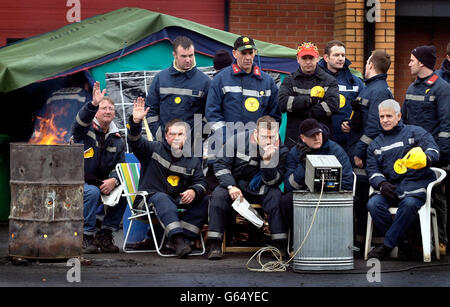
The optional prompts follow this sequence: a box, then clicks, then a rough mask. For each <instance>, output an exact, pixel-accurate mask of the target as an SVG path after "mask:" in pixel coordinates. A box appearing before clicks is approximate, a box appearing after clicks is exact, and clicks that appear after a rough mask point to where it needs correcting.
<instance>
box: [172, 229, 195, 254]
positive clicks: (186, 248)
mask: <svg viewBox="0 0 450 307" xmlns="http://www.w3.org/2000/svg"><path fill="white" fill-rule="evenodd" d="M171 241H172V242H173V243H174V244H175V254H177V256H178V258H186V257H187V255H189V254H190V253H191V252H192V248H191V246H190V244H189V243H188V242H187V240H185V239H184V235H182V234H176V235H174V236H173V237H172V238H171Z"/></svg>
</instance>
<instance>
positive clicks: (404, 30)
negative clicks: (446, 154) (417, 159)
mask: <svg viewBox="0 0 450 307" xmlns="http://www.w3.org/2000/svg"><path fill="white" fill-rule="evenodd" d="M125 6H128V7H141V8H145V9H148V10H151V11H155V12H161V13H164V14H169V15H173V16H176V17H180V18H185V19H189V20H192V21H195V22H198V23H202V24H205V25H207V26H210V27H214V28H217V29H222V30H226V31H230V32H233V33H237V34H246V35H250V36H252V37H254V38H256V39H259V40H264V41H268V42H271V43H276V44H280V45H284V46H287V47H291V48H296V46H297V43H298V42H301V41H313V42H315V43H317V44H318V46H319V49H320V50H323V48H324V46H325V44H326V42H327V41H329V40H331V39H333V38H336V39H340V40H342V41H344V42H345V43H346V46H347V56H348V58H349V59H350V60H351V61H352V62H353V65H352V67H353V68H356V69H358V70H360V71H361V72H362V71H363V68H364V63H365V60H366V58H367V55H368V54H369V53H370V51H371V50H373V49H386V50H387V51H388V52H389V53H390V54H391V55H392V60H393V64H392V66H391V69H390V72H389V73H390V76H389V79H388V81H389V84H390V86H391V88H392V89H393V91H394V93H395V97H396V99H397V100H399V101H400V102H402V101H403V97H404V94H405V92H406V88H407V87H408V85H409V84H410V83H411V81H412V79H411V76H410V73H409V68H408V61H409V54H410V51H411V50H412V49H413V48H414V47H415V46H418V45H425V44H434V45H435V46H436V47H437V48H438V61H437V64H436V66H440V64H441V62H442V60H443V59H444V57H445V48H446V45H447V43H448V42H450V31H449V30H448V29H450V1H448V0H209V1H201V0H190V1H182V0H172V1H165V0H134V1H133V0H127V1H125V0H114V1H106V0H96V1H87V0H66V1H61V0H41V1H32V0H2V1H1V2H0V46H3V45H5V44H6V43H7V42H12V41H14V40H15V39H19V38H26V37H30V36H34V35H38V34H41V33H44V32H48V31H51V30H55V29H57V28H59V27H62V26H64V25H66V24H68V23H69V22H73V20H76V18H81V19H85V18H89V17H92V16H94V15H98V14H102V13H106V12H108V11H111V10H115V9H118V8H121V7H125ZM371 19H376V20H374V22H369V21H370V20H371ZM436 68H437V67H436ZM294 69H295V68H293V70H294Z"/></svg>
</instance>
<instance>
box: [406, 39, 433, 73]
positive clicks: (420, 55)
mask: <svg viewBox="0 0 450 307" xmlns="http://www.w3.org/2000/svg"><path fill="white" fill-rule="evenodd" d="M411 53H412V55H413V56H415V57H416V59H418V60H419V62H420V63H422V64H423V65H425V66H426V67H428V68H430V69H431V70H433V69H434V65H435V64H436V47H434V46H433V45H431V46H419V47H416V48H414V49H413V51H411Z"/></svg>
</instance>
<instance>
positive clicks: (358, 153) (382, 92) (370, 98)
mask: <svg viewBox="0 0 450 307" xmlns="http://www.w3.org/2000/svg"><path fill="white" fill-rule="evenodd" d="M390 66H391V57H390V55H389V54H387V53H386V52H385V51H384V50H375V51H373V52H372V54H371V56H370V57H369V59H368V60H367V62H366V66H365V71H364V77H365V83H366V87H365V88H363V89H362V90H361V91H360V93H359V96H358V97H357V99H356V100H355V101H354V102H353V106H352V107H353V113H352V115H351V116H350V117H349V118H347V120H344V121H343V122H342V125H341V128H342V132H344V134H346V135H348V136H347V137H346V138H347V144H346V147H344V148H345V150H346V152H347V154H348V156H349V158H350V163H351V164H352V167H353V171H354V172H355V174H356V178H357V179H356V193H355V196H356V197H355V206H354V208H355V230H356V231H355V232H356V239H357V241H358V242H363V240H364V239H363V238H364V234H365V229H366V225H367V210H366V204H367V200H368V197H369V188H370V186H369V180H368V179H369V178H368V177H367V173H366V171H365V167H366V159H367V147H368V146H369V144H370V143H371V142H372V140H373V139H374V138H375V137H377V136H378V134H380V133H381V127H380V119H379V116H378V105H379V104H380V103H381V102H382V101H384V100H386V99H392V98H393V97H394V96H393V95H392V92H391V90H390V89H389V86H388V84H387V82H386V79H387V72H388V70H389V67H390Z"/></svg>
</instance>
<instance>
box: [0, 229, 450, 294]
mask: <svg viewBox="0 0 450 307" xmlns="http://www.w3.org/2000/svg"><path fill="white" fill-rule="evenodd" d="M122 237H123V234H122V232H118V233H117V234H116V236H115V241H116V244H117V245H121V243H122ZM252 255H253V253H226V254H225V256H224V258H223V259H222V260H219V261H210V260H208V259H207V258H206V255H204V256H191V257H188V258H187V259H178V258H175V257H170V258H166V257H160V256H159V255H157V254H156V253H133V254H127V253H123V252H122V251H121V252H120V253H119V254H95V255H83V257H82V259H81V265H80V267H79V268H80V270H79V271H77V272H75V268H76V265H75V264H74V263H70V262H69V263H67V262H66V261H53V262H48V261H37V262H36V261H35V262H29V263H27V264H21V265H17V264H13V263H12V262H11V261H10V259H9V258H8V257H7V256H8V226H7V225H6V224H4V223H3V224H0V287H18V286H20V287H23V286H25V287H28V286H32V287H36V286H37V287H40V286H45V287H47V286H51V287H54V286H57V287H61V286H62V287H66V286H68V287H91V286H106V287H116V286H121V287H134V286H139V287H141V286H145V287H189V288H190V287H252V288H254V287H258V288H266V287H267V288H272V287H449V286H450V256H441V260H440V261H436V260H435V259H434V257H433V260H432V262H430V263H424V262H421V261H411V260H394V259H390V260H385V261H382V262H381V263H378V264H377V263H375V264H373V263H370V262H366V261H364V260H363V259H362V257H361V256H360V255H359V253H358V254H357V253H355V259H354V267H355V268H354V269H353V270H346V271H305V272H294V271H293V269H292V266H290V267H289V268H288V269H287V271H285V272H252V271H250V270H249V269H248V267H247V262H248V260H249V259H250V257H251V256H252ZM265 255H266V256H264V257H262V262H263V263H266V262H268V261H272V260H274V259H273V257H270V256H269V254H265ZM249 266H250V267H252V268H260V265H259V264H258V262H257V261H255V260H253V261H252V262H251V263H250V264H249ZM77 274H78V275H77ZM78 281H79V282H78ZM180 295H181V294H180ZM178 299H181V297H179V298H178Z"/></svg>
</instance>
